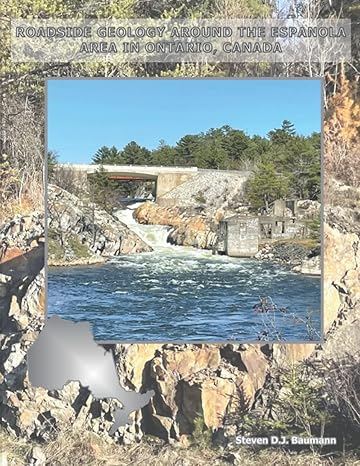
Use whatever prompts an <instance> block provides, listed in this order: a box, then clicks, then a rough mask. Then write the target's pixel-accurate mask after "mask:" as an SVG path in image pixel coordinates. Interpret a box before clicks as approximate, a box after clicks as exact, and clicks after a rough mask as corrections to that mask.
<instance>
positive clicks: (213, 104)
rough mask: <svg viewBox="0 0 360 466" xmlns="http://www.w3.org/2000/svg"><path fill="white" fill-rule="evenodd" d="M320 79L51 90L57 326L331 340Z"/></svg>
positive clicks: (166, 338) (51, 264)
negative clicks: (326, 314)
mask: <svg viewBox="0 0 360 466" xmlns="http://www.w3.org/2000/svg"><path fill="white" fill-rule="evenodd" d="M321 85H322V81H321V80H320V79H234V80H229V79H226V80H225V79H166V80H165V79H161V80H157V79H114V80H107V79H106V80H105V79H87V80H86V79H49V80H48V81H47V141H48V143H47V146H48V147H47V150H48V160H47V178H48V183H47V249H48V251H47V264H48V268H47V315H48V316H51V315H55V314H56V315H59V316H61V317H62V318H65V319H70V320H73V321H76V322H80V321H87V322H89V323H90V324H91V325H92V329H93V332H94V337H95V339H96V340H97V341H101V342H148V343H149V342H162V343H164V342H182V343H186V342H191V343H215V342H219V343H220V342H221V343H224V342H231V341H236V342H240V343H250V342H256V341H267V342H279V341H281V342H316V341H320V340H321V333H322V303H321V269H322V259H321V250H322V248H321V243H322V241H321V230H322V229H321V225H322V205H321V189H322V186H321V131H322V114H321V109H322V97H321Z"/></svg>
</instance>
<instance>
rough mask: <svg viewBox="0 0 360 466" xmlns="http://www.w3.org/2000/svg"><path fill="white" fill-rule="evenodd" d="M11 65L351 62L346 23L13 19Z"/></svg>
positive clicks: (243, 20) (249, 20) (348, 31)
mask: <svg viewBox="0 0 360 466" xmlns="http://www.w3.org/2000/svg"><path fill="white" fill-rule="evenodd" d="M11 31H12V50H11V53H12V60H13V61H15V62H18V61H25V62H27V61H30V62H31V61H32V62H59V61H61V62H66V61H70V60H71V61H72V62H84V61H91V60H93V61H99V60H100V61H101V60H103V59H106V60H108V61H109V60H110V61H116V62H118V61H126V62H131V61H132V62H142V61H150V62H151V61H152V62H154V61H156V62H178V61H179V60H188V61H191V62H196V61H202V60H204V59H206V60H207V61H211V62H239V61H248V62H254V61H258V60H259V57H261V58H262V59H263V60H265V61H268V62H287V61H293V60H296V61H306V62H309V61H310V62H324V61H326V62H334V61H341V60H350V57H351V45H350V24H349V22H348V20H339V19H336V20H335V19H322V20H305V19H296V20H295V19H291V20H279V19H272V20H269V19H266V20H265V19H264V20H259V19H257V20H251V19H244V18H240V19H232V20H224V19H222V20H213V19H211V20H210V19H198V20H185V19H179V20H174V19H173V20H152V19H133V20H126V19H124V20H119V21H114V20H109V21H107V20H68V21H65V20H31V21H26V20H13V21H12V27H11Z"/></svg>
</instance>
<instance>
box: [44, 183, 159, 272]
mask: <svg viewBox="0 0 360 466" xmlns="http://www.w3.org/2000/svg"><path fill="white" fill-rule="evenodd" d="M48 214H49V215H48V228H49V234H48V237H49V265H77V264H92V263H96V262H104V260H105V258H106V257H109V256H116V255H120V254H135V253H139V252H149V251H151V250H152V249H151V247H150V246H149V245H148V244H146V243H145V242H144V241H143V240H142V239H141V238H140V237H139V236H137V235H136V234H135V233H134V232H133V231H131V230H130V229H129V228H128V227H127V226H126V225H124V224H123V223H122V222H120V221H119V220H117V219H116V218H115V217H113V216H112V215H110V214H108V213H107V212H105V211H104V210H101V209H99V208H98V207H97V206H96V205H95V204H93V203H91V202H85V201H81V200H80V199H79V198H78V197H76V196H74V195H73V194H70V193H68V192H67V191H65V190H63V189H61V188H59V187H57V186H53V185H49V187H48Z"/></svg>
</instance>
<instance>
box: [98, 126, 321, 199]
mask: <svg viewBox="0 0 360 466" xmlns="http://www.w3.org/2000/svg"><path fill="white" fill-rule="evenodd" d="M320 149H321V139H320V133H315V132H314V133H312V134H311V135H310V136H302V135H299V134H297V132H296V129H295V127H294V125H293V124H292V123H291V122H290V121H288V120H284V121H283V123H282V125H281V127H280V128H276V129H274V130H272V131H270V132H269V133H268V135H267V137H262V136H257V135H254V136H252V137H251V136H249V135H247V134H246V133H245V132H244V131H242V130H238V129H233V128H231V127H230V126H222V127H221V128H211V129H209V130H208V131H207V132H204V133H200V134H189V135H186V136H184V137H182V138H181V139H180V140H179V141H178V142H177V143H176V144H175V145H174V146H171V145H168V144H166V143H165V141H163V140H162V141H160V143H159V146H158V147H157V148H156V149H154V150H149V149H147V148H146V147H142V146H140V145H139V144H137V143H136V142H135V141H131V142H130V143H129V144H127V145H126V146H125V147H124V148H123V149H122V150H119V149H117V148H116V147H115V146H112V147H106V146H103V147H101V148H100V149H99V150H98V151H97V152H96V154H95V155H94V156H93V159H92V161H93V163H94V164H98V165H160V166H181V167H186V166H196V167H198V168H205V169H219V170H244V169H251V170H252V171H253V175H252V177H251V178H250V180H249V182H248V186H247V190H248V198H249V201H250V202H251V204H252V205H253V207H255V208H259V207H262V206H264V205H267V204H268V203H269V202H272V201H273V200H275V199H278V198H283V197H294V198H299V199H305V198H306V199H312V200H319V198H320V162H321V158H320Z"/></svg>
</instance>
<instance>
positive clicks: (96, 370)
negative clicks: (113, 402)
mask: <svg viewBox="0 0 360 466" xmlns="http://www.w3.org/2000/svg"><path fill="white" fill-rule="evenodd" d="M28 373H29V380H30V383H31V384H32V385H33V386H34V387H43V388H46V389H48V390H60V389H61V388H62V387H63V386H64V385H65V384H66V383H67V382H70V381H78V382H80V384H81V385H82V386H83V387H88V388H89V390H90V391H91V393H92V395H93V396H94V397H95V398H115V399H117V400H119V401H120V402H121V404H122V406H123V407H122V408H119V409H116V410H115V412H114V423H113V425H112V427H111V429H110V431H109V434H110V435H112V434H114V433H115V432H116V431H117V429H118V428H119V427H120V426H122V425H125V424H126V423H127V422H128V421H129V414H130V413H131V412H132V411H135V410H138V409H140V408H142V407H143V406H145V405H147V404H148V402H149V401H150V398H151V397H152V396H153V395H154V391H153V390H149V391H147V392H146V393H137V392H135V391H128V390H125V388H124V387H122V386H121V384H120V381H119V378H118V374H117V371H116V366H115V361H114V358H113V355H112V353H111V352H110V351H107V350H105V349H104V348H103V347H102V346H100V345H98V344H97V343H96V342H95V341H94V339H93V335H92V331H91V326H90V324H89V323H88V322H78V323H76V322H72V321H70V320H64V319H61V318H60V317H58V316H52V317H51V318H49V319H48V320H47V321H46V324H45V326H44V328H43V330H42V331H41V333H40V335H39V337H38V339H37V340H36V341H35V343H34V344H33V345H32V346H31V348H30V350H29V352H28Z"/></svg>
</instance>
